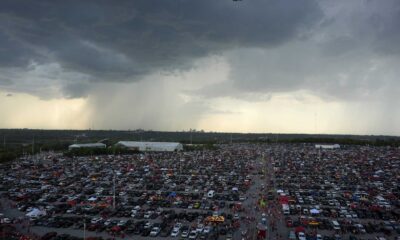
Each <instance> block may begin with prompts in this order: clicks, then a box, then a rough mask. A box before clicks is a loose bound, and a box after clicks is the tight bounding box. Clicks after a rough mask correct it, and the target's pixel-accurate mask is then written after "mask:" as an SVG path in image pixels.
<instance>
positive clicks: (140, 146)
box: [116, 141, 183, 152]
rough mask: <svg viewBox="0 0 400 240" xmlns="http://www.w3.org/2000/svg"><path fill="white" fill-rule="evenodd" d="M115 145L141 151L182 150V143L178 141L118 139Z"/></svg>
mask: <svg viewBox="0 0 400 240" xmlns="http://www.w3.org/2000/svg"><path fill="white" fill-rule="evenodd" d="M116 145H117V146H120V147H124V148H128V149H134V150H138V151H141V152H146V151H147V152H174V151H182V150H183V145H182V144H181V143H178V142H133V141H119V142H118V143H117V144H116Z"/></svg>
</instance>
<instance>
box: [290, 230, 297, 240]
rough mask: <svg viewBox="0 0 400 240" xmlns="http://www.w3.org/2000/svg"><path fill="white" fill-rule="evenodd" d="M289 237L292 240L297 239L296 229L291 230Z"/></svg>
mask: <svg viewBox="0 0 400 240" xmlns="http://www.w3.org/2000/svg"><path fill="white" fill-rule="evenodd" d="M289 239H290V240H296V234H295V233H294V231H290V232H289Z"/></svg>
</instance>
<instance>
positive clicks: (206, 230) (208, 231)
mask: <svg viewBox="0 0 400 240" xmlns="http://www.w3.org/2000/svg"><path fill="white" fill-rule="evenodd" d="M211 229H212V227H211V226H206V227H205V228H204V230H203V233H210V232H211Z"/></svg>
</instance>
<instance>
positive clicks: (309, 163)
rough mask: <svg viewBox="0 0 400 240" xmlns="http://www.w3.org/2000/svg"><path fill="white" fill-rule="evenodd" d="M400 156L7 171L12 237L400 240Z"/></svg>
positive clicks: (256, 154)
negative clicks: (378, 239) (17, 233)
mask: <svg viewBox="0 0 400 240" xmlns="http://www.w3.org/2000/svg"><path fill="white" fill-rule="evenodd" d="M399 156H400V151H399V149H397V148H387V147H366V146H342V147H341V148H340V149H329V150H321V149H316V148H315V147H314V145H305V144H224V145H218V146H217V149H216V150H203V151H188V152H164V153H140V154H130V155H105V156H90V157H73V158H67V157H64V156H62V155H60V154H56V153H44V154H42V155H38V156H36V157H34V158H32V157H31V158H25V159H21V160H18V161H14V162H12V163H10V164H5V165H2V166H1V170H0V171H1V175H0V177H1V178H2V183H1V189H0V190H1V192H2V198H1V214H2V226H3V227H4V226H12V227H13V228H15V231H18V232H21V233H23V234H24V235H26V236H29V237H30V238H42V239H44V240H50V239H78V238H80V239H82V238H103V239H108V238H109V239H112V238H121V239H122V238H127V239H147V238H151V237H153V238H155V237H156V238H163V239H178V238H188V239H256V238H257V237H258V238H262V237H263V235H264V232H265V238H266V239H288V238H289V239H291V238H293V239H296V238H297V239H300V240H303V239H318V240H319V239H337V240H339V239H375V238H382V239H383V238H385V239H399V238H398V236H399V233H400V227H399V214H400V208H399V206H400V204H399V197H400V195H399V192H400V191H399V190H400V189H399V181H400V175H399V164H400V157H399Z"/></svg>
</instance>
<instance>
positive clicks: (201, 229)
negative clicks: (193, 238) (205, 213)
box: [196, 224, 204, 233]
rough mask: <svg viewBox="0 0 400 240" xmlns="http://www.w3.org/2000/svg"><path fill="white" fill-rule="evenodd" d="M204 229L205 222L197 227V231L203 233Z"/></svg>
mask: <svg viewBox="0 0 400 240" xmlns="http://www.w3.org/2000/svg"><path fill="white" fill-rule="evenodd" d="M203 230H204V225H203V224H199V225H197V228H196V232H197V233H202V232H203Z"/></svg>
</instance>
